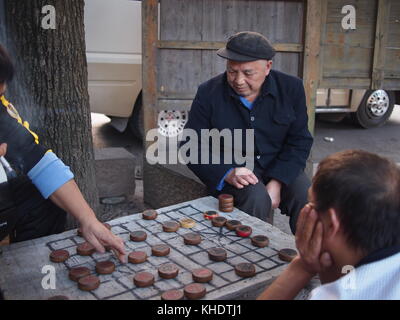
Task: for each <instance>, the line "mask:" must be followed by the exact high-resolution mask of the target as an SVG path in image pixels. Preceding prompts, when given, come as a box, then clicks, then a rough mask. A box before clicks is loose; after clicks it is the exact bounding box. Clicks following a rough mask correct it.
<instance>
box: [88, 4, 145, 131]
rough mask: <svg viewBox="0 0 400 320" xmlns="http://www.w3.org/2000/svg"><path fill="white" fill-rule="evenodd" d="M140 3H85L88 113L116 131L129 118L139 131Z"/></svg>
mask: <svg viewBox="0 0 400 320" xmlns="http://www.w3.org/2000/svg"><path fill="white" fill-rule="evenodd" d="M141 5H142V2H141V1H132V0H112V1H111V0H86V1H85V38H86V57H87V62H88V78H89V97H90V109H91V111H92V112H96V113H103V114H105V115H107V116H109V117H110V118H111V123H112V124H113V125H114V126H115V127H116V128H117V129H118V130H120V131H123V130H125V128H126V126H127V125H128V119H130V118H131V121H132V122H131V125H132V127H133V128H132V129H134V130H138V131H140V128H142V123H141V119H140V118H141V117H140V113H141V110H140V109H141V95H140V93H141V90H142V18H141Z"/></svg>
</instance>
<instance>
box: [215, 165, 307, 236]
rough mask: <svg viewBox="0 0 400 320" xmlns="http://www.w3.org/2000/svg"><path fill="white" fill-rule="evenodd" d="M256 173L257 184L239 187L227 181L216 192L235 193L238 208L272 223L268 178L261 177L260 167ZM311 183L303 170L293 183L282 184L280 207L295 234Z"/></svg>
mask: <svg viewBox="0 0 400 320" xmlns="http://www.w3.org/2000/svg"><path fill="white" fill-rule="evenodd" d="M254 174H255V175H256V176H257V178H258V183H257V184H255V185H248V186H246V187H244V188H243V189H237V188H235V187H233V186H232V185H230V184H228V183H225V186H224V188H223V189H222V190H221V192H218V193H216V195H218V194H221V193H228V194H231V195H233V197H234V199H235V200H234V201H235V206H236V207H237V208H238V209H240V210H242V211H244V212H246V213H248V214H249V215H251V216H254V217H257V218H259V219H261V220H264V221H267V222H269V223H271V224H272V223H273V210H272V208H271V198H270V197H269V195H268V193H267V190H266V188H265V186H266V184H267V183H268V180H265V179H263V178H262V177H261V170H260V168H257V167H256V168H255V170H254ZM310 185H311V182H310V179H308V177H307V176H306V175H305V173H304V172H301V173H300V174H299V175H298V177H297V178H296V179H295V181H294V182H293V183H292V184H291V185H288V186H285V185H282V189H281V202H280V204H279V209H280V210H281V213H282V214H285V215H288V216H289V217H290V218H289V225H290V229H291V231H292V233H293V234H295V233H296V223H297V218H298V216H299V213H300V211H301V209H302V208H303V207H304V206H305V205H306V203H307V193H308V188H309V187H310Z"/></svg>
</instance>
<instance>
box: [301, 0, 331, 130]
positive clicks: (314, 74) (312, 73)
mask: <svg viewBox="0 0 400 320" xmlns="http://www.w3.org/2000/svg"><path fill="white" fill-rule="evenodd" d="M326 5H327V2H326V1H320V0H307V12H306V27H305V39H304V63H303V82H304V88H305V92H306V101H307V112H308V128H309V130H310V132H311V133H312V134H314V124H315V104H316V97H317V89H318V86H319V82H320V68H321V64H320V53H321V30H322V16H321V12H326V10H323V6H326Z"/></svg>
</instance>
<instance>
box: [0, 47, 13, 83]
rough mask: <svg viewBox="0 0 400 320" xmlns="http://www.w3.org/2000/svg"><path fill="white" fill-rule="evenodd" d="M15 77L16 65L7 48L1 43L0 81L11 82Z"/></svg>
mask: <svg viewBox="0 0 400 320" xmlns="http://www.w3.org/2000/svg"><path fill="white" fill-rule="evenodd" d="M13 77H14V66H13V64H12V61H11V58H10V56H9V55H8V53H7V51H6V49H5V48H4V47H3V46H2V45H1V44H0V83H5V82H10V81H11V80H12V78H13Z"/></svg>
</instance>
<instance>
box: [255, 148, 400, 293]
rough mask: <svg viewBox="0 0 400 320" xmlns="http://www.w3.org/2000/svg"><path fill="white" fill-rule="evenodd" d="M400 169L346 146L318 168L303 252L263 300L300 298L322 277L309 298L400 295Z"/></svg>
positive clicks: (299, 240) (304, 219) (302, 226)
mask: <svg viewBox="0 0 400 320" xmlns="http://www.w3.org/2000/svg"><path fill="white" fill-rule="evenodd" d="M399 194H400V170H399V168H398V167H397V166H396V164H395V163H393V162H392V161H390V160H388V159H385V158H382V157H380V156H378V155H375V154H372V153H369V152H365V151H361V150H347V151H342V152H339V153H335V154H333V155H331V156H329V157H327V158H325V159H324V160H323V161H322V162H321V163H320V164H319V166H318V171H317V173H316V175H315V176H314V178H313V184H312V187H311V188H310V190H309V201H310V202H309V203H308V204H307V205H306V206H305V207H304V208H303V210H302V212H301V214H300V217H299V220H298V224H297V233H296V246H297V248H298V251H299V256H298V257H296V258H295V259H294V260H293V261H292V262H291V263H290V264H289V265H288V267H287V269H286V270H285V271H284V272H283V273H282V274H281V275H280V276H279V277H278V278H277V279H276V280H275V281H274V282H273V283H272V284H271V285H270V286H269V287H268V288H267V289H266V290H265V291H264V292H263V293H262V294H261V295H260V296H259V297H258V299H259V300H262V299H293V298H294V297H295V296H296V295H297V294H298V293H299V291H300V290H301V289H302V288H304V287H305V285H306V284H307V283H308V282H309V281H310V280H311V278H312V277H314V276H316V275H317V274H318V275H319V277H320V279H321V283H322V286H320V287H318V288H316V289H314V290H313V291H312V292H311V294H310V297H309V298H310V299H363V300H364V299H400V281H398V279H399V278H400V232H399V230H400V196H399Z"/></svg>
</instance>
